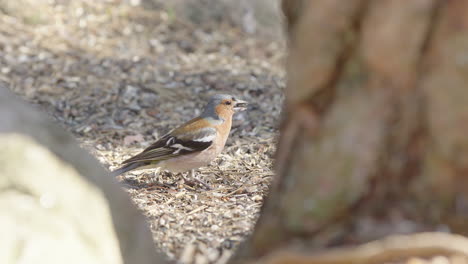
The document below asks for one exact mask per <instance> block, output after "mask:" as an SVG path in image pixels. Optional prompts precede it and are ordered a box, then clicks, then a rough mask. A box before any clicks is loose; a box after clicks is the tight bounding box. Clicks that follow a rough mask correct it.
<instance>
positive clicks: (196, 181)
mask: <svg viewBox="0 0 468 264" xmlns="http://www.w3.org/2000/svg"><path fill="white" fill-rule="evenodd" d="M182 177H183V178H184V183H185V184H186V185H188V186H190V187H195V186H197V185H201V186H203V187H204V188H205V189H206V190H213V188H211V186H210V185H208V184H207V183H205V182H203V181H202V180H200V179H197V178H195V177H192V178H191V179H187V177H184V176H182Z"/></svg>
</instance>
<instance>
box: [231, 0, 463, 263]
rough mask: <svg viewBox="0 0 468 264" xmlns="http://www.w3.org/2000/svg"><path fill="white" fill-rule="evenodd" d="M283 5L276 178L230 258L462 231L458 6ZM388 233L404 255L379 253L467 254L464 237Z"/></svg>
mask: <svg viewBox="0 0 468 264" xmlns="http://www.w3.org/2000/svg"><path fill="white" fill-rule="evenodd" d="M282 8H283V12H284V13H285V16H286V22H287V37H288V42H289V43H288V44H289V54H288V59H287V73H288V83H287V89H286V103H285V107H284V112H285V119H284V122H283V124H282V129H281V138H280V142H279V146H278V152H277V161H276V167H277V168H276V170H277V178H276V179H275V181H274V184H273V186H272V188H271V192H270V195H269V197H268V199H267V201H266V203H265V205H264V207H263V209H262V214H261V217H260V219H259V221H258V223H257V226H256V229H255V231H254V234H253V235H252V237H251V238H250V239H249V240H248V241H247V242H246V243H245V244H244V245H243V247H242V248H241V250H240V252H239V254H238V255H237V257H236V258H234V259H233V262H238V263H242V262H244V261H245V260H253V259H256V258H258V257H260V256H265V255H268V254H270V253H271V252H273V251H275V250H277V249H279V248H282V249H284V248H290V247H292V246H293V245H296V244H297V243H296V242H298V241H299V242H300V243H299V244H300V245H302V246H306V247H307V248H308V249H314V251H321V250H322V251H323V250H325V249H329V248H332V247H337V246H345V245H347V246H349V245H359V244H362V243H366V242H369V241H373V240H376V239H382V238H384V237H386V236H388V235H391V234H397V233H399V234H401V233H405V234H410V233H417V232H427V231H450V232H452V233H458V234H462V235H467V234H468V190H467V189H468V184H467V179H468V137H467V136H466V134H467V133H468V129H467V128H468V87H467V85H468V1H467V0H450V1H449V0H440V1H436V0H346V1H342V0H310V1H308V0H303V1H301V0H283V2H282ZM441 236H442V237H441ZM390 239H394V240H391V241H393V242H395V241H396V242H395V243H394V244H395V245H394V247H395V246H396V247H403V249H404V250H403V251H404V252H403V253H402V252H400V251H398V250H397V251H392V252H393V253H391V254H387V255H385V252H383V255H382V256H384V255H385V256H387V257H388V258H384V259H382V261H383V260H389V259H391V258H393V257H399V256H400V257H401V256H404V255H407V256H418V255H431V254H434V255H437V254H448V253H454V252H457V253H459V254H466V256H468V246H467V245H468V244H466V243H467V241H468V240H466V239H465V238H464V237H462V236H454V235H445V234H441V233H429V234H419V235H412V236H399V237H393V238H390ZM395 239H396V240H395ZM382 241H383V244H385V243H386V242H385V241H387V242H388V240H382ZM382 241H381V242H382ZM416 241H424V243H427V244H424V243H422V244H421V243H420V244H417V243H416V244H415V242H416ZM378 242H379V241H377V242H374V243H378ZM400 242H401V243H400ZM464 243H465V244H464ZM383 244H382V243H380V244H379V245H381V246H382V245H383ZM391 244H392V243H386V244H385V245H384V246H382V247H381V250H382V251H385V250H387V253H388V252H389V250H392V245H391ZM366 245H367V246H369V245H375V244H372V243H371V244H366ZM460 245H464V247H463V246H461V248H460ZM363 247H364V246H361V247H359V246H356V247H355V248H354V249H356V250H353V249H351V250H350V251H346V252H347V254H348V253H350V254H359V250H357V249H359V248H360V249H362V248H363ZM418 248H419V250H418ZM421 248H422V250H421ZM427 249H437V250H427ZM405 250H406V251H405ZM340 252H341V251H340ZM395 252H396V253H395ZM423 253H430V254H423ZM321 256H324V255H321ZM343 256H347V257H346V258H347V260H348V262H346V261H344V262H341V263H349V262H351V261H350V260H351V259H350V258H351V257H350V256H349V255H346V254H345V255H343ZM360 257H362V255H360ZM346 258H345V260H346ZM342 260H343V259H342ZM360 260H361V261H358V262H359V263H364V262H365V261H362V259H360ZM378 260H379V261H380V259H378ZM369 261H370V260H369ZM374 261H375V259H374ZM285 263H286V262H285ZM305 263H306V262H305ZM310 263H335V262H310Z"/></svg>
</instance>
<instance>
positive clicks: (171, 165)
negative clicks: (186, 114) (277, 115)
mask: <svg viewBox="0 0 468 264" xmlns="http://www.w3.org/2000/svg"><path fill="white" fill-rule="evenodd" d="M247 105H248V103H247V101H243V100H240V99H239V98H237V97H234V96H232V95H228V94H216V95H213V96H211V97H210V99H209V100H208V103H207V104H206V106H205V108H204V110H203V111H202V113H201V115H200V116H198V117H196V118H193V119H192V120H190V121H188V122H186V123H184V124H182V125H181V126H179V127H177V128H175V129H173V130H171V131H170V132H169V133H167V134H165V135H163V136H162V137H161V138H159V139H158V140H156V142H154V143H153V144H151V145H150V146H149V147H147V148H146V149H144V150H143V151H142V152H140V153H139V154H137V155H135V156H133V157H131V158H129V159H127V160H125V161H123V162H122V166H121V167H120V168H118V169H116V170H114V171H112V172H111V175H112V176H114V177H116V176H118V175H121V174H123V173H126V172H128V171H132V170H140V169H163V170H168V171H170V172H173V173H181V172H186V171H191V175H192V178H193V179H194V180H197V181H198V182H199V183H201V184H202V185H204V186H205V187H207V188H209V186H207V185H206V184H205V183H203V182H201V181H200V180H198V179H195V177H194V176H195V169H197V168H199V167H203V166H206V165H208V164H209V163H210V162H211V161H212V160H214V159H215V158H216V157H217V156H218V155H219V154H220V153H221V151H222V150H223V148H224V145H225V144H226V140H227V139H228V136H229V133H230V131H231V125H232V117H233V115H234V114H235V113H236V112H239V111H244V110H246V109H247ZM184 179H185V180H187V179H186V178H185V177H184Z"/></svg>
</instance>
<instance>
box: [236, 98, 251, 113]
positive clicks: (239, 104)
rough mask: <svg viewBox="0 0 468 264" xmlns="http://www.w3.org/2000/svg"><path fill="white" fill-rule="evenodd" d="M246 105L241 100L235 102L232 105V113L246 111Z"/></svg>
mask: <svg viewBox="0 0 468 264" xmlns="http://www.w3.org/2000/svg"><path fill="white" fill-rule="evenodd" d="M247 105H248V103H247V102H246V101H242V100H236V101H235V104H234V111H236V112H237V111H244V110H246V109H247Z"/></svg>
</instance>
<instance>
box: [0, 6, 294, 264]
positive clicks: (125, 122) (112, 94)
mask: <svg viewBox="0 0 468 264" xmlns="http://www.w3.org/2000/svg"><path fill="white" fill-rule="evenodd" d="M130 2H132V1H130ZM283 54H284V47H283V45H282V44H281V43H280V42H279V41H275V40H272V39H270V38H266V37H265V38H264V37H258V36H253V35H248V34H245V33H243V31H242V30H240V29H239V28H237V27H235V26H232V25H230V24H229V23H225V22H223V21H217V22H215V21H213V23H203V24H201V25H200V24H194V23H191V22H188V21H184V19H181V18H179V17H177V16H176V15H175V14H174V13H173V12H170V10H165V9H157V8H155V9H148V8H143V7H141V6H139V5H131V4H129V3H127V2H125V1H118V0H114V1H111V0H107V1H104V0H102V1H94V0H77V1H45V0H44V1H32V0H21V1H1V0H0V83H1V84H4V85H6V86H7V87H9V88H10V89H11V90H13V91H14V92H15V93H16V94H19V95H20V96H21V97H23V98H25V99H26V100H27V101H29V102H32V103H34V104H36V105H38V106H39V107H40V109H42V110H44V111H46V112H47V113H49V114H50V115H51V116H53V118H55V120H57V121H58V122H59V123H61V124H62V125H63V126H64V127H65V128H66V129H67V130H68V131H70V132H72V133H73V134H74V135H75V136H76V138H78V140H79V141H80V143H81V144H82V146H83V147H84V148H86V149H87V150H89V151H90V152H91V153H93V154H94V155H95V157H96V158H97V159H99V161H100V162H101V163H102V164H103V165H104V166H105V167H106V168H110V169H113V168H116V167H117V166H118V165H119V163H120V162H121V161H123V160H124V159H126V158H128V157H130V155H132V154H135V153H137V152H139V151H141V150H142V149H143V148H144V147H146V146H148V145H149V144H150V143H152V142H153V141H154V140H155V139H157V138H158V137H159V136H161V135H163V134H164V133H166V132H167V131H168V130H170V129H171V128H174V127H175V126H177V125H178V124H181V123H182V122H184V121H187V120H189V119H191V118H193V117H195V116H196V115H197V114H199V113H200V109H201V108H202V107H203V105H204V103H205V102H206V99H207V98H208V97H209V96H210V95H212V94H214V93H230V94H234V95H237V96H239V97H241V98H243V99H245V100H247V101H249V102H250V103H251V107H250V108H249V110H248V111H245V112H242V113H239V114H237V115H236V116H235V119H234V124H233V129H232V131H231V137H230V138H229V140H228V142H227V145H226V148H225V150H224V151H223V153H222V154H221V155H220V156H219V157H218V158H217V159H216V160H215V161H214V162H212V164H211V165H210V166H208V167H204V168H201V169H200V170H198V176H199V178H201V179H203V180H204V181H205V182H207V183H208V184H209V185H211V187H213V189H212V190H209V191H208V190H204V189H203V188H201V187H197V186H188V185H186V184H184V182H183V181H181V180H180V177H179V176H175V175H170V174H168V173H161V174H160V175H159V180H160V181H161V182H164V183H174V184H173V185H168V186H166V187H160V186H156V185H153V184H151V182H153V181H154V180H155V178H157V177H154V176H155V175H154V174H153V172H151V171H137V172H135V173H129V174H127V175H126V177H127V179H122V178H119V179H118V180H120V181H125V182H126V183H127V184H126V185H125V186H126V187H124V188H125V190H126V191H127V192H128V194H129V195H130V196H131V198H132V199H133V201H134V203H135V204H136V205H137V206H138V208H140V209H141V210H142V211H143V213H144V214H145V215H146V216H147V219H148V221H149V223H150V226H151V229H152V231H153V235H154V239H155V244H156V246H157V247H158V248H160V249H161V250H162V251H163V252H164V253H166V254H167V255H168V256H169V257H170V258H172V259H175V260H181V261H182V262H184V263H189V262H196V263H223V262H224V261H225V260H226V259H227V258H228V257H229V256H230V255H231V254H232V252H233V250H234V248H235V247H236V246H237V245H238V244H239V242H240V241H241V240H243V239H244V238H245V237H246V236H247V235H248V234H249V233H250V232H251V231H252V229H253V225H254V223H255V220H256V219H257V216H258V213H259V209H260V207H261V204H262V202H263V199H264V197H265V195H266V193H267V192H268V185H269V183H270V181H271V178H272V175H273V173H272V157H273V155H274V151H275V140H276V136H277V130H278V129H277V126H278V125H277V124H278V120H279V118H280V109H281V106H282V102H283V95H282V90H283V87H284V85H285V84H284V82H285V80H284V72H283V69H282V60H283ZM104 176H105V175H103V177H104Z"/></svg>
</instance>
